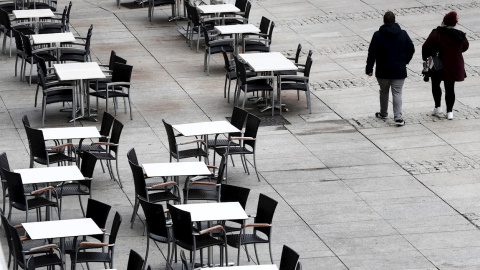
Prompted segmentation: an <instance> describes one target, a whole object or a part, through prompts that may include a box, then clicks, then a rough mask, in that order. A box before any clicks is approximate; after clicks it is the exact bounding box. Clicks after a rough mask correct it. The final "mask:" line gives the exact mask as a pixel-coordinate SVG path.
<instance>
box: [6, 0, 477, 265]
mask: <svg viewBox="0 0 480 270" xmlns="http://www.w3.org/2000/svg"><path fill="white" fill-rule="evenodd" d="M125 1H126V0H124V2H125ZM252 3H253V7H252V11H251V15H250V18H251V22H252V23H254V24H257V25H258V24H259V22H260V19H261V17H262V16H266V17H268V18H269V19H271V20H273V21H274V22H275V24H276V27H275V30H274V34H273V42H272V51H279V52H282V53H283V54H285V55H287V56H292V55H293V53H294V51H295V49H296V48H297V45H298V43H301V44H302V46H303V53H302V57H301V62H303V61H305V55H306V53H307V52H308V50H313V59H314V60H313V69H312V74H311V81H310V85H311V92H312V114H309V113H308V110H307V109H306V102H305V97H304V95H300V100H297V98H296V94H295V93H294V92H287V93H282V95H283V102H284V103H286V104H287V107H288V108H289V110H290V111H289V112H285V113H284V114H283V116H284V118H285V120H286V121H288V123H286V124H284V125H273V126H262V127H261V128H260V130H259V136H258V149H257V163H258V170H259V173H260V177H261V181H260V182H258V181H257V179H256V177H255V175H254V174H251V175H247V174H246V173H244V172H243V169H242V168H241V167H239V164H240V161H239V160H237V162H236V164H237V166H236V167H233V168H232V167H231V168H230V169H229V183H231V184H235V185H240V186H244V187H248V188H250V189H251V193H250V197H249V201H248V204H247V212H248V213H252V214H254V213H255V211H256V205H257V201H258V195H259V193H264V194H266V195H268V196H271V197H273V198H274V199H276V200H277V201H278V202H279V204H278V207H277V211H276V213H275V217H274V225H273V226H274V230H273V238H272V239H273V240H272V242H273V247H272V248H273V258H274V260H275V262H276V263H278V262H279V260H280V255H281V249H282V246H283V245H285V244H287V245H289V246H290V247H292V248H293V249H294V250H296V251H297V252H298V253H299V254H300V261H301V262H302V264H303V267H304V268H303V269H312V270H316V269H480V256H478V255H479V254H480V231H479V230H478V225H479V224H480V222H479V217H480V203H479V202H480V200H479V199H480V182H479V180H478V179H479V176H480V154H479V150H480V136H478V130H479V127H480V108H479V105H478V104H479V101H480V95H478V92H477V91H478V85H479V83H480V76H479V75H480V69H479V68H480V44H479V42H478V39H479V38H480V23H479V22H480V17H479V16H478V12H479V11H480V4H479V3H478V2H477V1H470V0H450V1H444V0H440V1H439V0H437V1H432V0H407V1H384V0H363V1H354V0H336V1H331V0H312V1H304V0H294V1H291V0H289V1H284V0H275V1H273V0H252ZM67 4H68V2H67V1H66V0H60V1H59V4H58V6H59V9H60V7H63V6H65V5H67ZM127 4H128V3H127ZM387 10H392V11H393V12H394V13H395V14H396V15H397V22H398V23H399V24H400V25H401V27H402V28H403V29H405V30H407V32H408V33H409V35H410V37H411V38H412V40H413V41H414V44H415V48H416V53H415V55H414V58H413V60H412V61H411V63H410V65H409V66H408V72H409V77H408V78H407V80H406V82H405V86H404V91H403V114H404V118H405V121H406V123H407V124H406V125H405V126H404V127H396V126H395V125H394V123H393V113H392V111H391V108H390V118H389V119H387V120H381V119H376V118H375V117H374V113H375V112H376V111H378V107H379V105H378V92H377V91H378V86H377V83H376V80H375V79H374V78H370V77H367V76H366V75H365V74H364V73H365V72H364V69H365V61H366V56H367V49H368V44H369V41H370V38H371V36H372V34H373V33H374V31H376V30H377V29H378V28H379V26H380V25H381V24H382V16H383V14H384V12H385V11H387ZM450 10H456V11H457V12H458V14H459V24H458V28H459V29H461V30H463V31H465V32H466V33H467V37H468V38H469V40H470V49H469V50H468V51H467V52H466V53H465V54H464V56H465V63H466V70H467V75H468V77H467V79H466V80H465V82H462V83H458V84H457V87H456V88H457V91H456V94H457V95H456V98H457V99H456V103H455V107H454V117H455V118H454V119H453V120H452V121H448V120H446V119H444V118H443V117H436V116H430V114H429V112H430V111H431V110H432V109H433V105H434V103H433V99H432V96H431V92H430V84H429V83H425V82H423V80H422V77H421V76H420V72H421V67H422V66H421V45H422V44H423V42H424V40H425V38H426V37H427V36H428V34H429V33H430V31H431V29H433V28H435V27H436V26H437V25H439V24H440V23H441V21H442V18H443V15H444V14H445V13H447V12H448V11H450ZM170 12H171V9H170V7H159V8H155V14H154V18H153V22H152V23H150V22H149V21H148V18H147V9H146V8H137V9H130V8H127V7H125V6H122V7H120V8H118V7H117V6H116V4H115V1H113V0H108V1H107V0H97V1H87V0H77V1H74V3H73V8H72V13H71V25H72V27H71V30H72V31H74V32H75V33H78V34H79V35H85V34H86V32H87V29H88V27H89V26H90V25H91V24H93V26H94V29H93V36H92V57H93V59H94V61H98V62H102V63H107V62H108V59H109V55H110V51H111V50H115V51H116V53H117V54H118V55H119V56H121V57H123V58H125V59H127V60H128V64H130V65H133V67H134V69H133V79H132V81H133V88H132V102H133V118H134V119H133V121H131V120H130V119H129V117H128V114H125V113H124V112H123V108H122V107H123V105H122V104H120V111H119V113H118V115H117V119H119V120H120V121H121V122H122V123H124V124H125V128H124V131H123V134H122V138H121V148H120V160H119V165H120V176H121V179H122V182H123V184H124V187H123V189H120V188H119V186H118V185H117V184H116V183H115V182H114V181H112V180H110V179H109V178H110V177H109V176H108V173H105V174H103V173H102V171H101V168H100V166H98V167H97V168H96V172H95V181H94V184H93V190H94V192H93V198H95V199H97V200H100V201H103V202H105V203H108V204H111V205H112V211H111V214H110V217H109V221H108V222H107V224H111V221H112V220H113V214H114V213H115V211H118V212H119V213H120V214H121V215H122V217H123V224H122V227H121V230H120V234H119V238H118V240H117V246H116V249H115V265H114V267H115V268H117V269H125V268H126V262H127V259H128V252H129V250H130V249H134V250H136V251H138V252H139V253H140V254H142V256H143V255H144V252H145V247H146V238H145V236H143V225H142V223H141V222H139V220H138V219H137V222H136V223H135V226H134V229H130V228H129V225H130V224H129V219H130V216H131V213H132V202H133V200H134V188H133V181H132V175H131V172H130V169H129V167H128V164H127V159H126V152H127V151H128V150H129V149H130V148H132V147H135V149H136V152H137V154H138V156H139V161H140V163H150V162H165V161H168V157H169V156H168V144H167V137H166V133H165V129H164V127H163V124H162V121H161V120H162V119H165V120H166V121H168V122H170V123H174V124H177V123H187V122H198V121H210V120H222V119H225V118H226V117H229V116H230V115H231V112H232V107H233V104H232V103H227V100H226V99H225V98H223V83H224V70H223V59H222V57H221V55H214V56H213V57H212V61H211V63H210V76H207V75H206V74H205V73H204V72H203V48H202V47H201V51H200V52H199V53H196V52H195V50H191V49H190V48H189V47H188V46H187V44H186V43H185V38H184V37H183V36H182V35H181V34H180V33H179V29H182V27H185V25H186V22H185V21H184V20H182V21H176V22H167V19H168V16H169V14H170ZM13 52H15V50H13ZM14 61H15V60H14V57H12V58H9V57H8V56H6V55H2V56H0V63H1V64H0V70H1V72H0V78H1V87H0V99H1V100H0V130H1V132H2V134H3V136H2V140H1V141H0V151H5V152H7V154H8V158H9V161H10V166H11V168H13V169H19V168H26V167H28V164H29V162H28V156H29V155H28V144H27V140H26V136H25V131H24V128H23V126H22V123H21V118H22V116H23V115H28V116H29V118H30V121H31V123H32V126H34V127H40V126H41V108H40V107H34V106H33V103H34V95H35V86H33V85H32V86H28V84H26V83H25V82H21V81H19V78H18V77H14V70H13V69H14ZM28 68H29V67H28V65H27V70H28ZM34 70H35V69H34ZM443 107H444V108H445V104H444V103H443ZM59 108H60V107H59V106H57V105H50V106H48V109H47V121H46V126H47V127H53V126H72V125H71V124H67V123H66V121H65V120H66V117H67V115H66V114H65V113H59V112H58V109H59ZM246 108H247V109H248V110H249V111H250V112H252V113H254V114H256V115H259V116H264V115H265V116H268V114H269V113H270V112H265V113H260V112H259V110H258V109H257V108H256V106H255V105H254V104H252V103H250V102H247V104H246ZM103 109H104V103H102V102H101V104H100V110H101V111H102V110H103ZM276 113H277V114H278V111H277V112H276ZM265 119H268V117H267V118H265ZM265 122H266V120H265ZM79 124H80V125H84V126H90V125H96V126H99V125H100V122H97V123H93V122H88V121H81V122H80V123H79ZM248 160H249V162H251V161H252V159H251V158H249V159H248ZM64 201H65V207H64V212H63V215H64V217H65V218H75V217H80V216H81V214H80V212H79V209H78V208H79V207H78V200H77V199H76V198H67V199H65V200H64ZM84 201H86V199H84ZM139 212H140V216H141V217H143V212H142V211H139ZM23 221H24V215H23V213H21V212H19V211H14V214H13V217H12V223H14V224H18V223H21V222H23ZM109 226H110V225H109ZM1 235H2V236H1V238H0V241H1V243H2V247H3V250H4V251H5V250H6V243H5V238H3V233H2V234H1ZM153 247H154V248H152V249H151V250H150V256H149V258H148V264H150V265H152V267H153V269H162V268H163V267H164V266H165V259H164V256H165V254H166V252H165V251H166V247H165V245H163V244H158V247H155V246H153ZM250 251H251V252H250V255H252V252H253V249H252V248H250ZM258 251H259V253H260V262H261V263H268V262H269V259H268V248H267V246H265V245H259V246H258ZM217 252H218V251H217V250H216V253H215V254H214V258H217V255H218V254H217ZM229 255H230V259H232V260H234V259H235V258H236V250H235V249H233V248H230V249H229ZM241 256H242V257H241V261H242V264H253V263H255V262H247V260H246V255H245V253H244V252H242V254H241ZM67 260H69V259H68V258H67ZM84 268H85V269H86V267H85V265H82V268H81V269H84ZM101 268H103V265H98V264H97V265H92V269H101ZM174 268H175V269H180V268H181V267H180V265H179V264H175V265H174ZM77 269H78V268H77Z"/></svg>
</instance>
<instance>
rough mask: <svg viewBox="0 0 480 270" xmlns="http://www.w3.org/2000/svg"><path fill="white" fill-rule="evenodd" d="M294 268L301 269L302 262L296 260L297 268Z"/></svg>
mask: <svg viewBox="0 0 480 270" xmlns="http://www.w3.org/2000/svg"><path fill="white" fill-rule="evenodd" d="M295 270H302V263H300V262H298V263H297V269H295Z"/></svg>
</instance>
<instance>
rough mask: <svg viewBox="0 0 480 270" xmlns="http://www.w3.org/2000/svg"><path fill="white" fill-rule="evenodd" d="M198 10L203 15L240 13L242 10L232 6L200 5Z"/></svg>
mask: <svg viewBox="0 0 480 270" xmlns="http://www.w3.org/2000/svg"><path fill="white" fill-rule="evenodd" d="M197 9H198V11H199V12H200V13H203V14H215V13H235V12H240V9H239V8H237V7H236V6H235V5H232V4H220V5H200V6H197Z"/></svg>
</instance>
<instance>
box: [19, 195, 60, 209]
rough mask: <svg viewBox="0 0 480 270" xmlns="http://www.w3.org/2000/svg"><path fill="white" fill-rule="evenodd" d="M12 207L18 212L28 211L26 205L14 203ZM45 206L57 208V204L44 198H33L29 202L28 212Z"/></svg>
mask: <svg viewBox="0 0 480 270" xmlns="http://www.w3.org/2000/svg"><path fill="white" fill-rule="evenodd" d="M12 206H13V207H15V208H16V209H18V210H22V211H26V210H27V207H26V205H24V204H19V203H16V202H14V203H12ZM43 206H53V207H57V203H56V202H52V201H49V200H47V199H45V198H43V197H38V198H33V199H29V200H28V210H30V209H35V208H39V207H43Z"/></svg>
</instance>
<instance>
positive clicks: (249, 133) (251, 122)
mask: <svg viewBox="0 0 480 270" xmlns="http://www.w3.org/2000/svg"><path fill="white" fill-rule="evenodd" d="M260 122H261V120H260V118H258V117H257V116H255V115H253V114H251V113H249V114H248V117H247V123H246V124H245V133H244V136H245V137H252V138H257V132H258V127H259V126H260ZM244 143H245V145H250V146H251V147H252V148H255V144H256V141H250V140H245V141H244Z"/></svg>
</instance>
